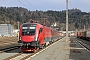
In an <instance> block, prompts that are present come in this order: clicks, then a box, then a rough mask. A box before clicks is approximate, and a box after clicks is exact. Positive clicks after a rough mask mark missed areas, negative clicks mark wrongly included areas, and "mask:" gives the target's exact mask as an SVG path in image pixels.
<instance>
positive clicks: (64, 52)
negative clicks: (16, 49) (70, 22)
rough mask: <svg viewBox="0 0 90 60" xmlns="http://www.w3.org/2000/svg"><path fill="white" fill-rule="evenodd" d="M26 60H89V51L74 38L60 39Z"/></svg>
mask: <svg viewBox="0 0 90 60" xmlns="http://www.w3.org/2000/svg"><path fill="white" fill-rule="evenodd" d="M27 60H90V51H87V49H86V48H84V47H83V46H81V45H80V44H79V43H78V42H77V41H76V40H75V38H72V39H71V38H69V39H68V41H66V38H62V39H60V40H59V41H57V42H56V43H54V44H52V45H51V46H50V47H48V48H47V49H46V50H44V51H42V52H40V53H37V54H36V55H33V56H31V57H30V58H28V59H27Z"/></svg>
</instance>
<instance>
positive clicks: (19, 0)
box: [17, 0, 30, 9]
mask: <svg viewBox="0 0 90 60" xmlns="http://www.w3.org/2000/svg"><path fill="white" fill-rule="evenodd" d="M17 1H18V2H19V3H21V4H22V5H24V6H25V7H27V8H29V7H28V6H26V5H25V4H24V3H22V2H21V1H20V0H17ZM29 9H30V8H29Z"/></svg>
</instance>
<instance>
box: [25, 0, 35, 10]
mask: <svg viewBox="0 0 90 60" xmlns="http://www.w3.org/2000/svg"><path fill="white" fill-rule="evenodd" d="M25 1H26V2H27V3H29V5H31V6H32V7H33V8H35V9H36V7H34V6H33V5H32V4H31V3H30V2H28V1H27V0H25Z"/></svg>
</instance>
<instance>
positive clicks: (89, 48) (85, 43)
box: [71, 38, 90, 52]
mask: <svg viewBox="0 0 90 60" xmlns="http://www.w3.org/2000/svg"><path fill="white" fill-rule="evenodd" d="M71 39H74V40H76V41H77V42H78V43H79V44H80V45H81V46H82V47H84V48H85V49H86V50H87V51H89V52H90V42H89V41H85V40H82V39H78V38H71Z"/></svg>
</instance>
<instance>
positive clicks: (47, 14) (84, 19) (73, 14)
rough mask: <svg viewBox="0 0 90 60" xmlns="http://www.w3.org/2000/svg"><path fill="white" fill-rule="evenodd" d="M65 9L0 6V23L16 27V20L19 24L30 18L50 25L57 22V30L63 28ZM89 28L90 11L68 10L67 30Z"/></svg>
mask: <svg viewBox="0 0 90 60" xmlns="http://www.w3.org/2000/svg"><path fill="white" fill-rule="evenodd" d="M65 14H66V13H65V10H62V11H52V10H48V11H38V10H36V11H29V10H27V9H25V8H22V7H7V8H6V7H0V24H3V23H8V24H12V25H13V26H14V28H17V22H18V21H19V22H20V24H22V23H25V22H28V21H30V20H31V19H32V20H35V21H38V22H39V23H41V24H43V23H44V22H45V23H46V26H49V27H50V26H51V25H53V23H55V22H56V23H57V26H55V27H58V28H59V30H65V23H66V15H65ZM84 26H85V28H86V29H90V27H89V26H90V13H87V12H82V11H81V10H79V9H70V10H69V30H75V29H83V28H84Z"/></svg>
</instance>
